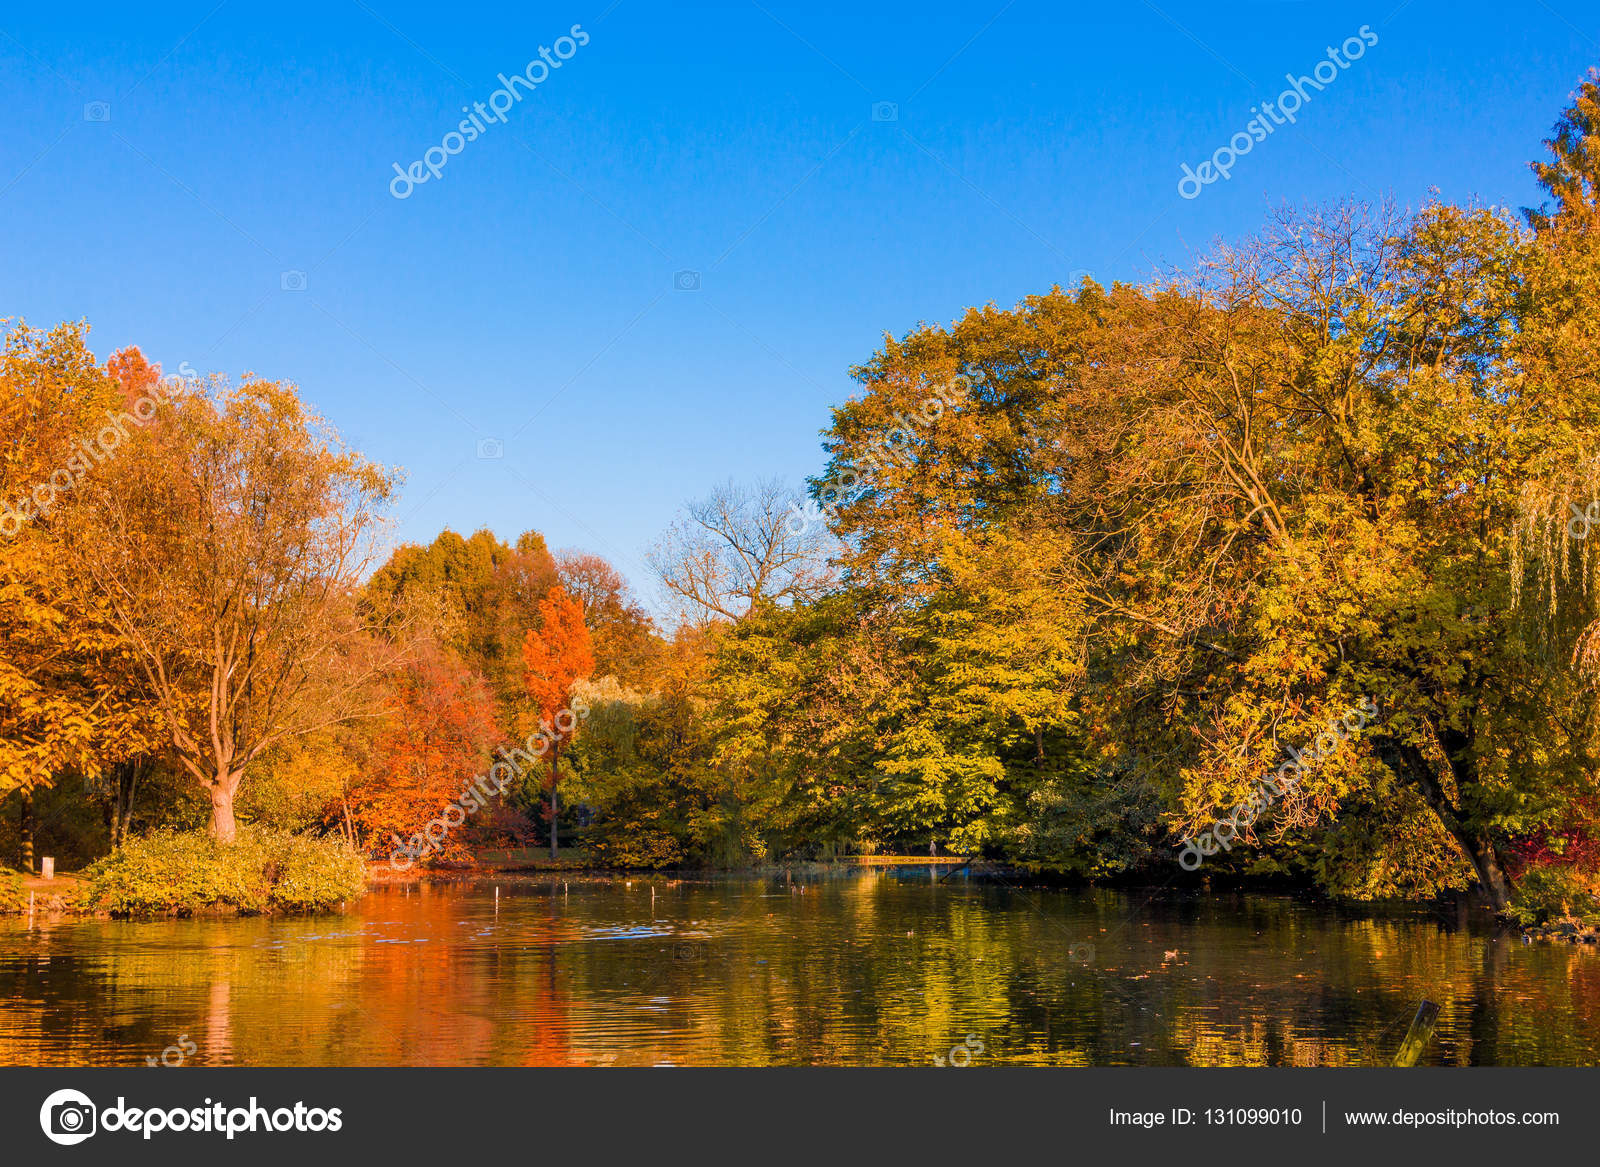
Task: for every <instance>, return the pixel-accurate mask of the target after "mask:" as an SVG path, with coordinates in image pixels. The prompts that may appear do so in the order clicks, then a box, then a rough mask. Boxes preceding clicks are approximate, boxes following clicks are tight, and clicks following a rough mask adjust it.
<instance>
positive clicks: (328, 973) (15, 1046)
mask: <svg viewBox="0 0 1600 1167" xmlns="http://www.w3.org/2000/svg"><path fill="white" fill-rule="evenodd" d="M496 888H498V890H499V898H498V900H497V899H496ZM1423 998H1427V999H1429V1000H1432V1001H1435V1002H1437V1003H1438V1004H1439V1006H1440V1007H1441V1011H1440V1017H1439V1026H1438V1030H1437V1033H1436V1035H1435V1037H1434V1039H1433V1041H1432V1042H1431V1043H1430V1044H1429V1046H1428V1049H1427V1051H1426V1053H1425V1055H1424V1058H1423V1064H1431V1065H1595V1064H1597V1063H1600V955H1596V954H1595V953H1594V951H1593V950H1592V949H1581V948H1575V947H1560V946H1550V945H1537V944H1536V945H1524V944H1522V943H1520V941H1519V940H1518V938H1517V937H1516V936H1514V935H1509V934H1503V933H1497V932H1496V931H1495V930H1494V929H1492V928H1487V927H1483V926H1481V925H1479V924H1478V923H1476V922H1475V921H1469V920H1468V919H1466V918H1465V917H1462V916H1457V915H1455V914H1450V915H1439V914H1437V913H1430V912H1429V911H1427V910H1424V909H1416V910H1410V911H1404V912H1399V913H1392V912H1391V913H1382V914H1371V913H1353V912H1345V911H1341V910H1338V909H1335V908H1330V907H1329V906H1327V905H1325V904H1313V903H1307V902H1300V901H1297V900H1296V899H1294V898H1290V897H1275V896H1262V895H1216V894H1201V893H1185V892H1174V891H1170V890H1168V891H1159V892H1150V893H1140V892H1135V891H1105V890H1089V891H1062V890H1055V889H1041V888H1018V887H1014V886H1011V885H1007V884H1002V883H996V882H982V881H978V880H976V879H970V880H969V879H966V878H964V877H963V876H960V875H957V876H955V877H953V878H950V879H947V880H945V881H943V882H940V881H939V877H938V874H937V873H935V872H933V871H930V870H929V869H927V868H914V869H900V870H894V871H889V872H854V873H848V874H840V873H836V874H832V875H828V876H817V875H808V876H805V877H803V878H802V877H801V876H798V875H795V876H792V877H787V878H786V877H785V876H783V875H778V876H776V877H756V876H732V877H726V878H682V879H675V878H671V877H667V876H655V877H648V876H647V877H639V876H634V877H632V878H631V879H623V878H596V877H579V878H572V877H568V878H566V879H565V880H563V879H561V878H556V879H551V878H549V877H547V876H546V877H538V878H520V877H514V876H513V877H504V876H502V877H500V878H498V879H494V880H485V881H478V882H472V883H435V884H431V885H426V884H425V885H419V886H410V887H383V888H379V889H377V890H375V891H374V892H373V893H372V894H371V895H369V896H368V897H367V898H366V899H364V900H362V901H361V902H360V903H359V904H358V905H355V906H352V908H351V910H350V911H349V913H348V914H345V915H339V916H323V917H318V918H314V919H202V920H185V921H158V922H149V923H130V922H107V921H85V920H58V921H53V922H50V921H42V920H40V919H35V920H34V922H33V925H32V927H31V928H29V927H28V926H27V924H26V923H25V922H24V921H21V920H16V919H6V920H4V921H0V1065H36V1066H58V1065H73V1066H78V1065H94V1066H113V1065H127V1066H145V1065H147V1061H146V1059H147V1058H156V1059H158V1060H160V1059H162V1058H165V1059H166V1061H167V1062H168V1064H177V1063H179V1062H183V1063H185V1064H188V1065H243V1066H486V1065H493V1066H499V1065H540V1066H566V1065H589V1066H641V1065H644V1066H648V1065H659V1064H670V1065H682V1066H688V1065H737V1066H757V1065H759V1066H765V1065H905V1066H927V1065H933V1064H936V1063H937V1062H938V1061H939V1060H943V1061H946V1062H949V1061H954V1062H955V1063H957V1064H970V1065H973V1066H984V1065H1005V1064H1013V1065H1058V1066H1081V1065H1163V1066H1170V1065H1194V1066H1238V1065H1243V1066H1274V1065H1306V1066H1314V1065H1335V1066H1338V1065H1373V1064H1380V1065H1381V1064H1387V1063H1388V1062H1389V1061H1390V1060H1392V1058H1393V1056H1394V1052H1395V1050H1396V1049H1397V1048H1398V1047H1399V1045H1400V1040H1401V1038H1402V1036H1403V1035H1404V1033H1405V1030H1406V1027H1407V1025H1408V1024H1409V1022H1410V1019H1411V1016H1412V1014H1413V1013H1414V1012H1415V1011H1416V1007H1417V1004H1418V1002H1419V1001H1421V1000H1422V999H1423Z"/></svg>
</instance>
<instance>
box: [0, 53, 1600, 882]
mask: <svg viewBox="0 0 1600 1167" xmlns="http://www.w3.org/2000/svg"><path fill="white" fill-rule="evenodd" d="M1546 145H1547V146H1548V148H1549V150H1550V157H1549V160H1548V161H1546V162H1543V163H1539V164H1537V165H1536V166H1535V171H1536V174H1537V176H1538V178H1539V180H1540V182H1541V184H1542V185H1543V186H1544V188H1545V190H1546V191H1547V192H1548V195H1549V200H1548V202H1547V203H1546V204H1545V205H1544V206H1542V207H1540V208H1537V209H1533V210H1529V211H1526V212H1524V213H1523V214H1522V215H1521V216H1516V215H1513V214H1512V213H1510V212H1508V211H1505V210H1503V209H1500V208H1495V207H1478V206H1468V207H1458V206H1452V205H1448V204H1443V203H1434V204H1431V205H1428V206H1425V207H1423V208H1422V209H1421V210H1419V211H1417V212H1415V213H1405V214H1403V213H1400V212H1399V211H1397V210H1396V209H1394V208H1392V207H1387V206H1384V207H1366V206H1358V205H1341V206H1336V207H1331V208H1322V209H1316V210H1310V211H1290V210H1284V211H1281V212H1278V213H1277V214H1275V215H1273V216H1272V218H1271V219H1270V221H1269V222H1268V224H1267V225H1266V227H1265V229H1264V230H1263V231H1262V232H1261V233H1260V234H1259V235H1258V236H1257V237H1256V238H1254V239H1252V240H1249V241H1247V242H1245V243H1242V244H1239V245H1236V246H1223V247H1219V248H1218V249H1217V250H1215V251H1214V252H1213V253H1211V254H1210V255H1208V256H1207V257H1205V258H1204V259H1202V260H1200V261H1197V262H1196V263H1195V264H1194V265H1193V266H1192V269H1191V270H1187V271H1182V272H1173V273H1170V274H1168V275H1166V276H1163V277H1161V278H1158V279H1155V280H1153V281H1151V282H1150V283H1148V284H1147V285H1145V286H1142V287H1133V286H1129V285H1121V284H1119V285H1116V286H1114V287H1112V288H1110V289H1106V288H1102V287H1099V286H1097V285H1095V284H1093V283H1089V282H1086V283H1085V284H1084V285H1083V286H1082V287H1080V288H1076V289H1070V290H1061V289H1055V290H1052V291H1051V292H1050V293H1048V294H1045V295H1039V296H1035V297H1032V298H1030V299H1028V300H1027V301H1026V302H1024V303H1023V304H1021V305H1019V306H1017V307H1016V308H1014V309H1011V310H1001V309H998V308H995V307H993V306H991V307H988V308H984V309H973V310H971V311H969V312H968V313H967V314H966V315H965V316H963V317H962V318H961V319H959V320H957V321H955V322H954V323H952V324H951V325H949V326H924V327H921V328H918V329H915V330H913V331H912V332H910V333H909V334H907V335H905V336H903V337H892V336H891V337H886V338H885V342H884V345H883V347H882V349H881V350H880V351H879V352H878V353H876V354H874V355H873V357H872V358H871V359H870V360H869V361H868V362H867V363H865V364H864V365H862V366H861V367H860V368H858V369H857V370H855V375H856V377H857V379H858V381H859V383H860V385H861V392H860V393H859V394H858V395H857V396H856V397H855V398H854V399H852V400H851V401H849V402H847V403H846V404H844V405H842V406H841V407H839V408H838V409H837V410H836V411H835V413H834V416H833V419H832V423H831V425H830V427H829V429H828V430H827V431H826V432H825V435H824V449H825V450H826V452H827V455H828V462H827V465H826V467H825V468H824V469H823V471H822V472H821V473H820V474H819V475H818V476H817V477H816V478H814V479H813V480H812V481H811V484H810V489H809V497H807V498H803V499H802V498H796V497H794V496H793V495H792V494H791V493H788V492H786V491H785V490H784V489H783V488H782V487H781V486H780V485H778V484H775V483H764V484H759V485H756V486H752V487H739V486H736V485H733V484H729V485H727V486H724V487H721V488H718V489H717V490H716V491H714V492H713V493H712V495H711V496H710V497H708V498H707V499H705V500H702V501H700V502H697V503H694V504H691V505H690V506H689V508H688V509H687V511H686V513H685V514H684V516H683V518H682V520H681V521H680V522H679V523H678V524H677V525H675V526H674V527H673V528H672V529H671V530H670V531H669V532H668V533H667V534H666V535H665V536H664V537H663V539H662V541H661V543H660V545H659V546H658V547H657V548H656V549H655V551H654V553H653V555H652V563H653V565H654V566H655V568H656V570H657V572H658V573H659V576H660V580H659V582H660V583H661V584H662V585H663V588H664V590H665V593H666V594H667V595H669V596H671V597H672V598H673V599H674V600H675V601H677V603H678V608H679V610H678V611H677V612H676V613H675V614H674V618H673V619H671V620H667V621H665V622H663V623H658V622H657V621H656V620H653V619H652V617H651V616H650V615H649V614H648V613H647V612H646V610H645V609H644V607H643V606H642V605H641V604H640V602H639V601H638V600H637V599H636V598H635V596H634V595H633V593H632V592H631V590H630V588H629V586H628V585H627V583H626V582H625V581H624V580H623V578H622V577H621V576H620V575H619V574H618V573H617V572H616V571H615V570H614V569H613V568H612V567H611V566H610V565H609V564H607V563H606V562H605V561H604V560H602V559H600V558H599V557H596V556H593V555H587V554H582V553H562V554H556V555H553V554H552V553H551V552H550V551H549V550H548V549H547V547H546V546H545V542H544V540H543V539H542V538H541V537H540V536H539V535H538V534H537V533H535V532H532V531H530V532H528V533H526V534H524V535H522V536H521V537H520V538H518V539H517V540H516V542H515V543H514V544H512V545H507V544H505V543H504V542H502V541H501V540H500V539H498V538H497V537H496V536H494V535H493V534H491V533H490V532H487V531H480V532H477V533H476V534H474V535H472V536H470V537H468V538H463V537H461V536H460V535H457V534H455V533H454V532H450V531H446V532H444V533H443V534H441V535H440V536H439V538H438V539H436V540H435V541H434V542H433V543H432V544H430V545H428V546H426V547H422V546H411V545H408V546H404V547H401V548H400V549H399V550H397V551H395V552H394V553H393V554H392V555H391V556H389V557H388V559H387V561H386V562H384V563H382V564H381V565H379V564H377V563H375V562H373V561H371V560H370V558H369V556H370V554H371V547H372V545H373V543H372V537H373V532H374V529H375V528H374V521H375V520H374V516H375V514H376V512H377V510H378V509H379V508H380V507H381V505H382V503H383V502H384V501H385V500H386V499H387V498H388V497H389V496H390V495H391V494H392V492H393V491H394V489H395V488H396V480H395V476H394V475H393V474H392V473H391V472H389V471H387V470H385V469H383V468H381V467H376V466H373V465H371V464H369V463H367V462H366V461H365V460H363V459H362V458H361V457H360V456H359V455H357V454H355V453H354V452H352V451H349V450H347V449H345V448H344V447H343V446H342V445H341V444H340V443H339V441H338V439H337V436H336V435H335V434H334V433H333V432H332V431H331V430H330V429H329V428H328V427H327V426H326V425H325V423H323V422H322V421H321V419H318V418H316V417H314V416H312V415H311V414H310V413H309V412H308V411H307V410H306V409H305V407H304V406H303V405H302V404H301V403H300V402H299V400H298V398H297V396H296V395H295V393H294V391H293V389H292V387H289V386H285V385H280V384H276V383H270V382H261V381H250V382H246V383H245V384H243V385H240V386H229V385H227V384H224V383H223V382H222V381H221V380H220V379H214V380H213V381H212V382H210V383H208V384H199V383H196V382H194V381H185V380H182V379H172V378H167V379H163V378H162V377H161V376H160V371H159V370H157V369H153V368H151V367H150V366H148V365H146V364H145V363H144V361H143V358H142V357H140V356H139V355H138V353H137V352H136V351H132V350H130V351H128V352H124V353H119V354H116V355H115V356H113V357H112V358H111V360H110V361H109V362H108V363H107V364H106V365H105V366H103V367H101V366H97V365H96V364H95V362H94V360H93V358H92V357H91V356H90V355H89V353H88V350H87V348H86V344H85V337H84V331H83V329H82V328H80V327H75V326H63V327H61V328H58V329H55V330H53V331H51V332H48V333H41V332H37V331H34V330H29V329H27V328H24V327H21V326H19V327H17V328H15V329H14V330H13V331H12V332H11V334H10V336H9V338H8V340H7V343H6V348H5V354H4V364H3V366H0V380H3V383H4V385H5V400H6V408H7V414H8V416H7V418H6V432H7V434H8V435H9V436H11V441H10V443H9V449H10V453H9V454H8V457H7V460H6V462H5V464H4V467H3V481H0V487H3V489H4V497H5V499H6V500H7V502H8V505H9V506H10V507H11V510H10V511H8V512H7V517H6V519H5V520H4V521H5V524H6V526H8V527H9V528H11V530H10V531H9V532H8V538H7V541H6V543H5V546H4V552H3V557H0V572H3V573H4V578H3V579H0V624H3V626H4V627H3V632H4V635H5V638H6V643H7V646H8V647H7V654H6V658H5V660H4V662H3V663H0V783H3V787H0V788H3V789H6V790H9V791H12V792H14V793H13V797H12V805H13V806H14V807H15V808H16V809H15V813H14V814H13V815H12V816H11V817H10V820H9V823H8V826H7V828H6V829H8V830H11V831H13V832H20V833H21V834H23V835H26V834H28V833H29V832H41V831H44V830H45V829H46V828H45V827H44V826H42V825H39V824H40V823H41V822H42V818H41V815H42V813H43V811H44V810H45V809H47V810H48V813H49V814H51V815H53V816H55V821H54V824H53V825H52V826H51V827H49V828H48V829H49V830H51V831H54V832H55V834H54V835H53V836H52V839H53V845H55V846H56V847H57V849H58V850H68V849H70V848H72V847H77V848H78V849H79V850H80V851H81V852H82V857H88V856H89V855H90V854H91V853H93V852H94V851H96V850H97V849H99V850H104V849H106V848H109V847H112V846H115V845H116V844H117V843H118V842H119V841H120V840H121V838H122V837H123V836H124V834H125V833H126V831H127V830H128V827H129V825H130V823H131V824H132V825H133V826H134V827H135V828H136V829H145V828H148V827H150V826H154V825H190V826H199V825H201V824H209V827H210V830H211V832H212V833H213V835H215V836H216V837H217V838H218V839H221V840H226V839H229V838H231V837H232V832H233V830H234V826H233V824H234V816H235V813H238V814H240V815H242V816H244V817H245V818H247V819H248V820H250V821H261V822H263V823H268V824H270V825H273V826H276V827H279V828H285V829H290V830H299V831H313V832H324V833H334V834H338V835H339V836H341V837H342V838H344V839H345V840H347V841H348V842H349V843H350V844H351V845H352V846H354V847H356V848H359V849H360V850H362V851H364V852H365V853H367V854H369V855H373V856H389V857H391V858H394V857H396V856H397V855H398V856H399V857H400V858H401V859H402V860H404V861H405V862H407V863H409V862H410V861H411V860H423V859H426V860H428V861H431V860H434V859H438V858H450V857H458V856H462V855H464V854H466V853H467V852H469V851H470V850H472V849H474V848H478V847H482V846H485V845H488V844H491V843H515V842H528V841H531V840H534V839H539V840H541V841H548V842H549V843H550V845H551V848H552V852H554V851H555V845H556V843H557V841H558V839H560V840H562V841H564V842H576V843H578V844H580V845H581V846H582V848H583V849H584V853H585V855H586V856H587V857H588V858H589V859H590V860H591V861H595V862H602V863H608V864H616V865H627V866H664V865H672V864H714V865H730V864H738V863H747V862H752V861H770V860H782V859H790V858H802V857H804V858H813V857H827V856H830V855H837V854H845V853H858V852H863V851H873V850H907V849H917V850H922V851H925V850H927V849H930V848H931V849H934V850H943V851H947V852H953V853H957V854H963V855H982V856H987V857H991V858H997V859H1001V860H1005V861H1008V862H1011V863H1014V864H1019V865H1026V866H1030V867H1032V868H1035V869H1038V870H1049V871H1058V872H1065V873H1071V874H1075V875H1079V876H1084V877H1099V876H1110V875H1116V874H1119V873H1127V872H1141V871H1143V872H1149V871H1155V872H1159V873H1161V874H1162V877H1163V878H1164V877H1165V876H1166V875H1167V874H1170V873H1172V872H1173V871H1175V870H1177V869H1178V868H1179V866H1180V861H1181V866H1182V868H1184V869H1192V868H1194V867H1197V866H1202V865H1206V866H1207V867H1208V869H1210V870H1216V871H1232V872H1236V873H1252V874H1287V875H1290V876H1293V877H1295V878H1297V879H1301V880H1305V881H1314V882H1316V883H1317V884H1319V885H1320V886H1322V887H1324V888H1326V889H1328V890H1329V891H1331V892H1333V893H1335V894H1339V895H1343V896H1351V897H1357V898H1375V897H1387V896H1410V897H1428V896H1434V895H1438V894H1441V893H1444V892H1447V891H1452V890H1464V889H1468V888H1475V889H1477V890H1478V891H1479V892H1481V893H1482V894H1483V895H1484V896H1485V897H1486V898H1487V899H1488V900H1489V901H1490V902H1492V903H1493V904H1495V905H1496V906H1498V907H1501V908H1505V907H1507V906H1509V905H1512V904H1513V902H1514V901H1516V902H1517V903H1518V904H1519V905H1520V906H1521V907H1522V909H1523V910H1526V911H1533V910H1538V909H1540V908H1550V909H1554V910H1563V911H1573V910H1589V909H1592V907H1593V903H1594V901H1593V895H1594V892H1595V890H1596V888H1597V878H1600V862H1597V861H1600V803H1597V796H1600V764H1597V758H1596V748H1597V745H1600V741H1597V736H1596V735H1597V729H1600V725H1597V722H1596V711H1597V704H1596V701H1595V694H1596V689H1595V684H1596V681H1597V680H1600V675H1597V671H1600V611H1597V610H1596V600H1595V597H1596V595H1597V591H1596V589H1597V588H1600V557H1596V556H1595V555H1594V554H1593V552H1592V550H1591V546H1590V543H1589V541H1588V539H1587V536H1588V534H1589V530H1590V527H1591V526H1593V525H1594V524H1595V522H1596V521H1597V519H1600V502H1597V499H1600V331H1597V329H1596V326H1595V323H1594V321H1595V317H1594V312H1593V305H1594V303H1595V302H1596V297H1597V294H1600V234H1597V232H1596V230H1595V228H1596V226H1597V222H1600V209H1597V208H1600V200H1597V193H1600V191H1597V183H1600V84H1597V81H1596V80H1595V79H1594V78H1593V77H1591V79H1590V80H1588V81H1587V82H1586V83H1585V84H1584V86H1583V87H1582V89H1581V90H1580V92H1579V94H1578V95H1577V98H1576V100H1575V102H1574V104H1573V106H1572V107H1571V108H1570V109H1568V110H1567V111H1566V112H1565V113H1564V114H1563V117H1562V120H1561V121H1560V123H1559V124H1558V126H1557V129H1556V132H1555V134H1554V136H1553V137H1552V138H1551V140H1550V141H1549V142H1547V143H1546ZM144 401H150V402H151V404H149V405H148V407H145V406H143V404H142V402H144ZM136 406H137V407H139V408H145V411H146V413H145V414H139V415H138V417H137V418H135V420H134V423H133V424H132V425H130V426H125V427H124V432H123V433H122V435H121V437H119V438H117V443H116V444H117V445H118V446H119V448H117V449H116V450H114V452H113V453H111V454H108V455H107V456H106V457H104V458H103V459H100V458H97V457H95V453H96V451H95V450H91V449H89V448H88V447H87V446H85V445H84V442H83V437H84V435H88V434H93V433H95V432H96V428H97V427H99V426H100V425H101V424H102V423H103V422H104V421H105V418H106V417H107V413H106V411H107V410H110V411H111V416H113V417H115V415H116V413H117V411H118V410H119V409H126V410H133V411H135V412H137V409H136ZM146 414H148V420H146ZM95 440H96V441H98V440H99V439H98V438H97V439H95ZM75 443H76V444H75ZM74 456H76V457H77V458H78V459H79V461H80V463H81V465H78V466H71V465H69V462H68V459H69V458H70V457H74ZM63 467H66V468H67V469H66V470H65V471H63V469H62V468H63ZM80 471H81V472H80ZM63 473H64V474H65V478H64V479H62V478H61V477H60V476H61V475H62V474H63ZM53 476H54V477H53ZM69 479H70V482H68V481H67V480H69ZM58 480H59V481H61V482H62V483H63V485H62V486H61V488H60V489H52V490H49V491H46V492H44V493H45V494H49V495H50V496H51V498H50V501H49V503H48V504H45V503H43V502H42V500H43V498H44V494H40V493H39V492H37V491H36V484H39V483H52V482H56V481H58ZM35 496H37V500H36V499H35ZM29 500H35V501H33V503H32V505H30V502H29ZM373 568H376V570H372V569H373ZM1358 710H1359V711H1360V715H1359V716H1357V715H1356V711H1358ZM517 751H520V752H517ZM497 760H498V762H499V763H501V764H502V765H501V768H500V769H499V770H491V769H490V767H491V765H493V764H497ZM486 773H487V774H489V775H491V777H492V776H493V775H495V774H499V777H498V778H495V779H494V780H493V781H490V782H489V783H488V784H487V785H486V786H484V785H480V787H479V788H478V790H479V794H477V795H470V792H469V794H467V795H464V794H463V787H464V784H466V783H470V782H471V781H472V779H473V777H474V776H475V775H480V774H486ZM558 795H559V797H558ZM447 807H449V808H450V810H452V811H454V812H455V814H454V815H453V816H452V815H449V814H447V812H446V808H447ZM436 816H442V818H443V823H444V825H445V828H446V829H444V830H441V831H439V832H438V835H439V837H438V838H435V837H434V836H433V835H429V836H428V839H429V841H430V845H429V846H427V847H425V848H419V847H418V845H417V840H418V832H423V831H425V824H426V823H428V822H429V820H435V821H437V820H436ZM101 820H103V826H102V825H101ZM18 842H19V845H23V844H25V840H23V839H19V840H18Z"/></svg>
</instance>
